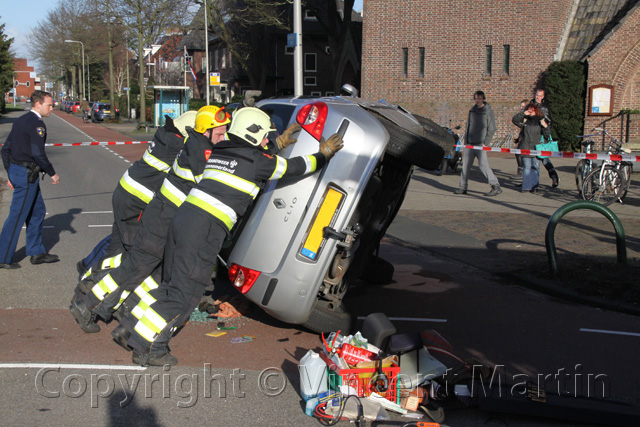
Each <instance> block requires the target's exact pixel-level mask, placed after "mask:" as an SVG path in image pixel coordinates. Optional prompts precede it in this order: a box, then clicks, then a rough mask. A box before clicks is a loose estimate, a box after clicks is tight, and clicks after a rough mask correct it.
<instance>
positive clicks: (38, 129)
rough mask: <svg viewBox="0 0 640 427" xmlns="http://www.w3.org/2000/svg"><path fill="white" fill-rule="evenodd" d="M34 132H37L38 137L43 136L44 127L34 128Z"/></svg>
mask: <svg viewBox="0 0 640 427" xmlns="http://www.w3.org/2000/svg"><path fill="white" fill-rule="evenodd" d="M36 132H37V133H38V136H39V137H40V138H44V134H45V131H44V128H41V127H37V128H36Z"/></svg>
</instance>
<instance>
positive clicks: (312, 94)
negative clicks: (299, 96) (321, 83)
mask: <svg viewBox="0 0 640 427" xmlns="http://www.w3.org/2000/svg"><path fill="white" fill-rule="evenodd" d="M311 96H316V97H318V98H319V97H321V96H322V92H315V91H312V92H311Z"/></svg>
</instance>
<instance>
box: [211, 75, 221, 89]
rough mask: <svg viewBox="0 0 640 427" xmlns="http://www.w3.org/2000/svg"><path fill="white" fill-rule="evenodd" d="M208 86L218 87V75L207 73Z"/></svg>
mask: <svg viewBox="0 0 640 427" xmlns="http://www.w3.org/2000/svg"><path fill="white" fill-rule="evenodd" d="M209 76H210V77H209V85H210V86H220V73H209Z"/></svg>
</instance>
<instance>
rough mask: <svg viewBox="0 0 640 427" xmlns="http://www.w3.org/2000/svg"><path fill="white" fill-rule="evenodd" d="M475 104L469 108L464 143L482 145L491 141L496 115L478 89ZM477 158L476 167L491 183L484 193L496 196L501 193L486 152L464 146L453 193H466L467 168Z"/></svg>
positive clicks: (474, 97) (494, 129)
mask: <svg viewBox="0 0 640 427" xmlns="http://www.w3.org/2000/svg"><path fill="white" fill-rule="evenodd" d="M473 100H474V102H475V104H474V105H473V107H471V110H469V117H468V119H467V128H466V131H465V137H466V145H475V146H484V145H488V144H490V143H491V140H492V139H493V135H495V133H496V116H495V114H494V113H493V109H492V108H491V106H490V105H489V104H488V103H487V102H486V96H485V94H484V92H483V91H481V90H479V91H477V92H476V93H475V94H474V95H473ZM476 157H477V158H478V167H479V168H480V171H481V172H482V173H483V174H484V176H485V178H487V180H488V181H489V185H491V191H489V192H488V193H485V196H497V195H498V194H500V193H502V189H501V188H500V183H499V182H498V178H496V176H495V175H494V174H493V171H492V170H491V167H489V159H488V158H487V153H485V152H484V151H482V150H476V149H473V148H466V147H465V148H464V151H463V154H462V173H461V174H460V188H458V189H457V190H456V191H454V194H467V185H468V180H469V170H470V169H471V166H472V165H473V160H474V159H475V158H476Z"/></svg>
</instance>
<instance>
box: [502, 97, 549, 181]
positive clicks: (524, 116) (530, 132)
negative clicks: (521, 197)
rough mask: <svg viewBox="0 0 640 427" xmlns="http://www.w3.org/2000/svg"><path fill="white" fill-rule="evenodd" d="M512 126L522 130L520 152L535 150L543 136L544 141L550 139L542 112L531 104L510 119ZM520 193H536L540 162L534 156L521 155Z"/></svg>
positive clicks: (547, 125)
mask: <svg viewBox="0 0 640 427" xmlns="http://www.w3.org/2000/svg"><path fill="white" fill-rule="evenodd" d="M511 121H512V122H513V124H514V125H516V126H518V127H519V128H520V129H522V132H521V134H520V135H521V138H520V144H519V148H520V149H521V150H535V149H536V145H537V144H540V139H541V137H542V136H544V139H545V141H548V140H549V139H550V138H551V133H550V131H549V124H548V123H547V122H546V120H545V119H544V115H543V114H542V110H540V107H539V106H538V105H536V104H535V103H533V102H530V103H529V104H527V106H526V107H525V108H524V109H523V110H522V111H520V112H519V113H518V114H516V115H515V116H513V119H511ZM522 164H523V171H522V190H521V191H522V192H525V191H529V192H531V193H537V192H538V184H539V182H540V160H539V159H538V158H537V157H536V156H530V155H522Z"/></svg>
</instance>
